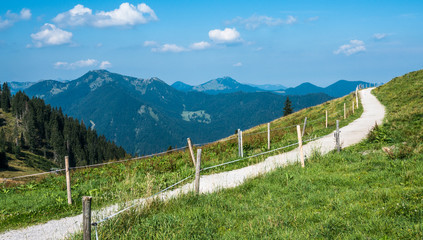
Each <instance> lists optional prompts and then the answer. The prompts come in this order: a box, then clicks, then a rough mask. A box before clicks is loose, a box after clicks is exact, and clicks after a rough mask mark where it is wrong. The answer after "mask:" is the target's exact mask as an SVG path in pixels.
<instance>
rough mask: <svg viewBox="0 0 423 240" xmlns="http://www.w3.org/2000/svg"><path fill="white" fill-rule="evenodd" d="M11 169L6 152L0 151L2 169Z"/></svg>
mask: <svg viewBox="0 0 423 240" xmlns="http://www.w3.org/2000/svg"><path fill="white" fill-rule="evenodd" d="M7 167H9V164H8V163H7V156H6V152H5V151H0V168H3V169H6V168H7Z"/></svg>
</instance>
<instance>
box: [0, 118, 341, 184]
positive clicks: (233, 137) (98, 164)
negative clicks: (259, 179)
mask: <svg viewBox="0 0 423 240" xmlns="http://www.w3.org/2000/svg"><path fill="white" fill-rule="evenodd" d="M340 113H342V111H337V112H334V113H332V114H330V115H329V116H328V117H332V116H335V115H338V114H340ZM324 118H325V117H321V118H318V119H314V120H307V121H308V122H316V121H319V120H321V119H324ZM296 126H297V125H290V126H286V127H279V128H271V129H270V131H271V132H272V131H277V130H282V129H288V128H292V127H296ZM263 133H267V130H265V131H260V132H253V133H247V134H243V135H244V136H250V135H258V134H263ZM236 138H237V136H230V137H228V138H226V139H223V140H217V141H212V142H206V143H199V144H194V145H193V146H196V147H201V146H204V145H209V144H214V143H221V142H222V143H223V142H227V141H230V140H233V139H236ZM186 148H188V146H185V147H180V148H175V149H171V150H167V151H163V152H160V153H154V154H149V155H145V156H141V157H135V158H129V159H123V160H119V161H111V162H105V163H97V164H91V165H85V166H77V167H70V168H69V170H74V169H82V168H91V167H99V166H104V165H108V164H114V163H123V162H128V161H133V160H140V159H145V158H150V157H155V156H160V155H163V154H167V153H171V152H175V151H180V150H183V149H186ZM63 171H65V168H62V169H56V170H52V171H47V172H41V173H35V174H29V175H24V176H17V177H11V178H3V179H1V180H2V181H10V180H15V179H21V178H27V177H35V176H41V175H45V174H52V173H56V174H57V173H59V172H63Z"/></svg>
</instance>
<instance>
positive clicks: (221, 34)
mask: <svg viewBox="0 0 423 240" xmlns="http://www.w3.org/2000/svg"><path fill="white" fill-rule="evenodd" d="M240 36H241V35H240V34H239V32H238V31H237V30H236V29H235V28H225V30H220V29H214V30H210V31H209V38H210V39H211V40H212V41H214V42H216V43H235V42H240V41H241V38H240Z"/></svg>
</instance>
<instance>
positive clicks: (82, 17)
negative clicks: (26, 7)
mask: <svg viewBox="0 0 423 240" xmlns="http://www.w3.org/2000/svg"><path fill="white" fill-rule="evenodd" d="M92 12H93V11H92V10H91V9H89V8H86V7H84V6H83V5H81V4H78V5H75V7H74V8H72V9H71V10H69V11H67V12H63V13H59V14H58V15H57V16H56V17H55V18H54V19H53V21H54V22H55V23H57V24H58V25H59V26H84V25H89V26H94V27H110V26H134V25H137V24H145V23H148V22H150V21H156V20H158V18H157V16H156V14H155V12H154V11H153V9H151V8H150V7H149V6H148V5H147V4H145V3H141V4H138V5H137V6H135V5H132V4H130V3H127V2H125V3H122V4H121V5H120V6H119V8H117V9H114V10H112V11H109V12H105V11H100V12H97V13H95V14H93V13H92Z"/></svg>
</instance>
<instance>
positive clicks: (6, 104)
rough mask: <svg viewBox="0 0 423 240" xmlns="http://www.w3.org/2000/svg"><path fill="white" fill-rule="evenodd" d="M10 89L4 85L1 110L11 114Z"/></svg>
mask: <svg viewBox="0 0 423 240" xmlns="http://www.w3.org/2000/svg"><path fill="white" fill-rule="evenodd" d="M10 98H11V96H10V89H9V86H8V85H7V83H6V82H5V83H3V89H2V91H1V108H2V109H3V111H5V112H10Z"/></svg>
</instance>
